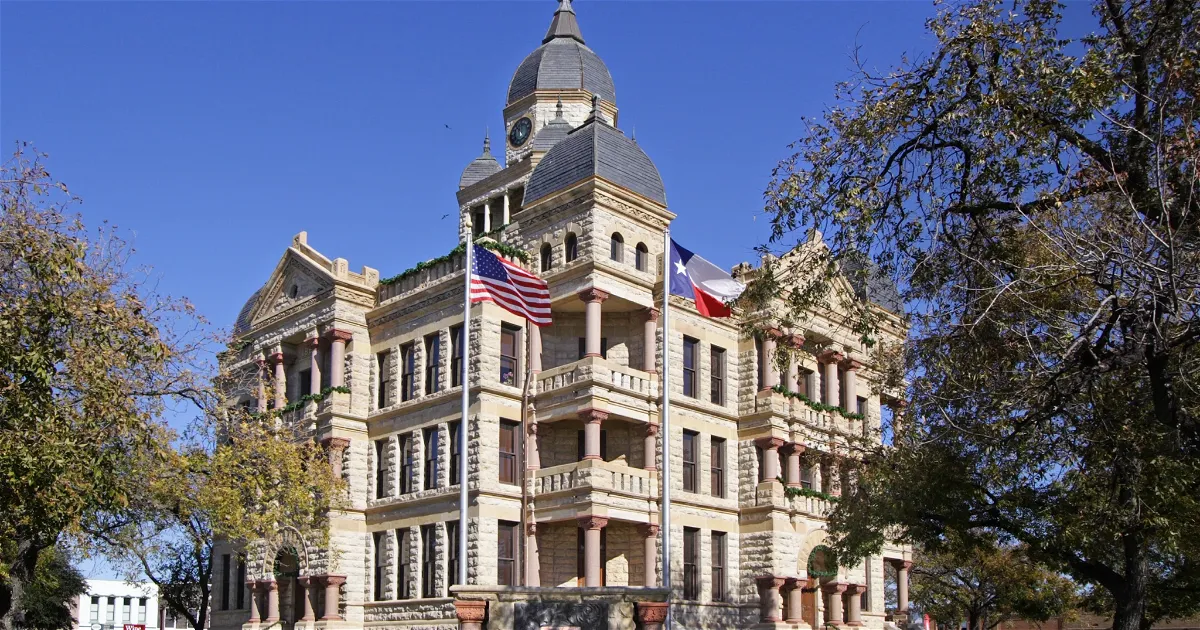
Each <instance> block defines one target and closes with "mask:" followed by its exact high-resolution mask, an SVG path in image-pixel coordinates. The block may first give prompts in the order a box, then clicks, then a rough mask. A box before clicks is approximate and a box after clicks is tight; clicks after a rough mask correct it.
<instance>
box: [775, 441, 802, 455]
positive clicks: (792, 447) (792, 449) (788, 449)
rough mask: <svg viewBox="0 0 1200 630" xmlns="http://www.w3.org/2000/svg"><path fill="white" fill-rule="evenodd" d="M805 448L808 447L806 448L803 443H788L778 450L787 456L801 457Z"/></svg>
mask: <svg viewBox="0 0 1200 630" xmlns="http://www.w3.org/2000/svg"><path fill="white" fill-rule="evenodd" d="M807 448H808V446H806V445H805V444H804V442H788V443H786V444H784V445H783V446H782V447H781V449H780V450H782V451H783V452H785V453H787V454H791V453H795V454H797V455H803V454H804V450H805V449H807Z"/></svg>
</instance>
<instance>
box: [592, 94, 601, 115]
mask: <svg viewBox="0 0 1200 630" xmlns="http://www.w3.org/2000/svg"><path fill="white" fill-rule="evenodd" d="M592 117H593V118H597V119H598V118H600V95H599V94H593V95H592Z"/></svg>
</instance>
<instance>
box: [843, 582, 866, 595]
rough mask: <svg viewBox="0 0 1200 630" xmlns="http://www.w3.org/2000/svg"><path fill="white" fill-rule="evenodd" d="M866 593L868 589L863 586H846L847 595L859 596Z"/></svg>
mask: <svg viewBox="0 0 1200 630" xmlns="http://www.w3.org/2000/svg"><path fill="white" fill-rule="evenodd" d="M865 592H867V587H866V586H864V585H862V584H847V585H846V594H847V595H859V594H861V593H865Z"/></svg>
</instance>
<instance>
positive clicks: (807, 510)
mask: <svg viewBox="0 0 1200 630" xmlns="http://www.w3.org/2000/svg"><path fill="white" fill-rule="evenodd" d="M791 501H792V507H793V508H795V509H796V511H797V512H801V513H803V514H807V515H809V516H812V517H813V518H826V517H828V516H829V513H830V512H832V511H833V502H832V501H827V500H825V499H822V498H820V497H806V496H795V497H792V498H791Z"/></svg>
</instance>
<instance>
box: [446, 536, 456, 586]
mask: <svg viewBox="0 0 1200 630" xmlns="http://www.w3.org/2000/svg"><path fill="white" fill-rule="evenodd" d="M455 584H458V521H448V522H447V523H446V589H447V590H446V596H447V597H449V595H450V591H449V589H450V587H451V586H454V585H455Z"/></svg>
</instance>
